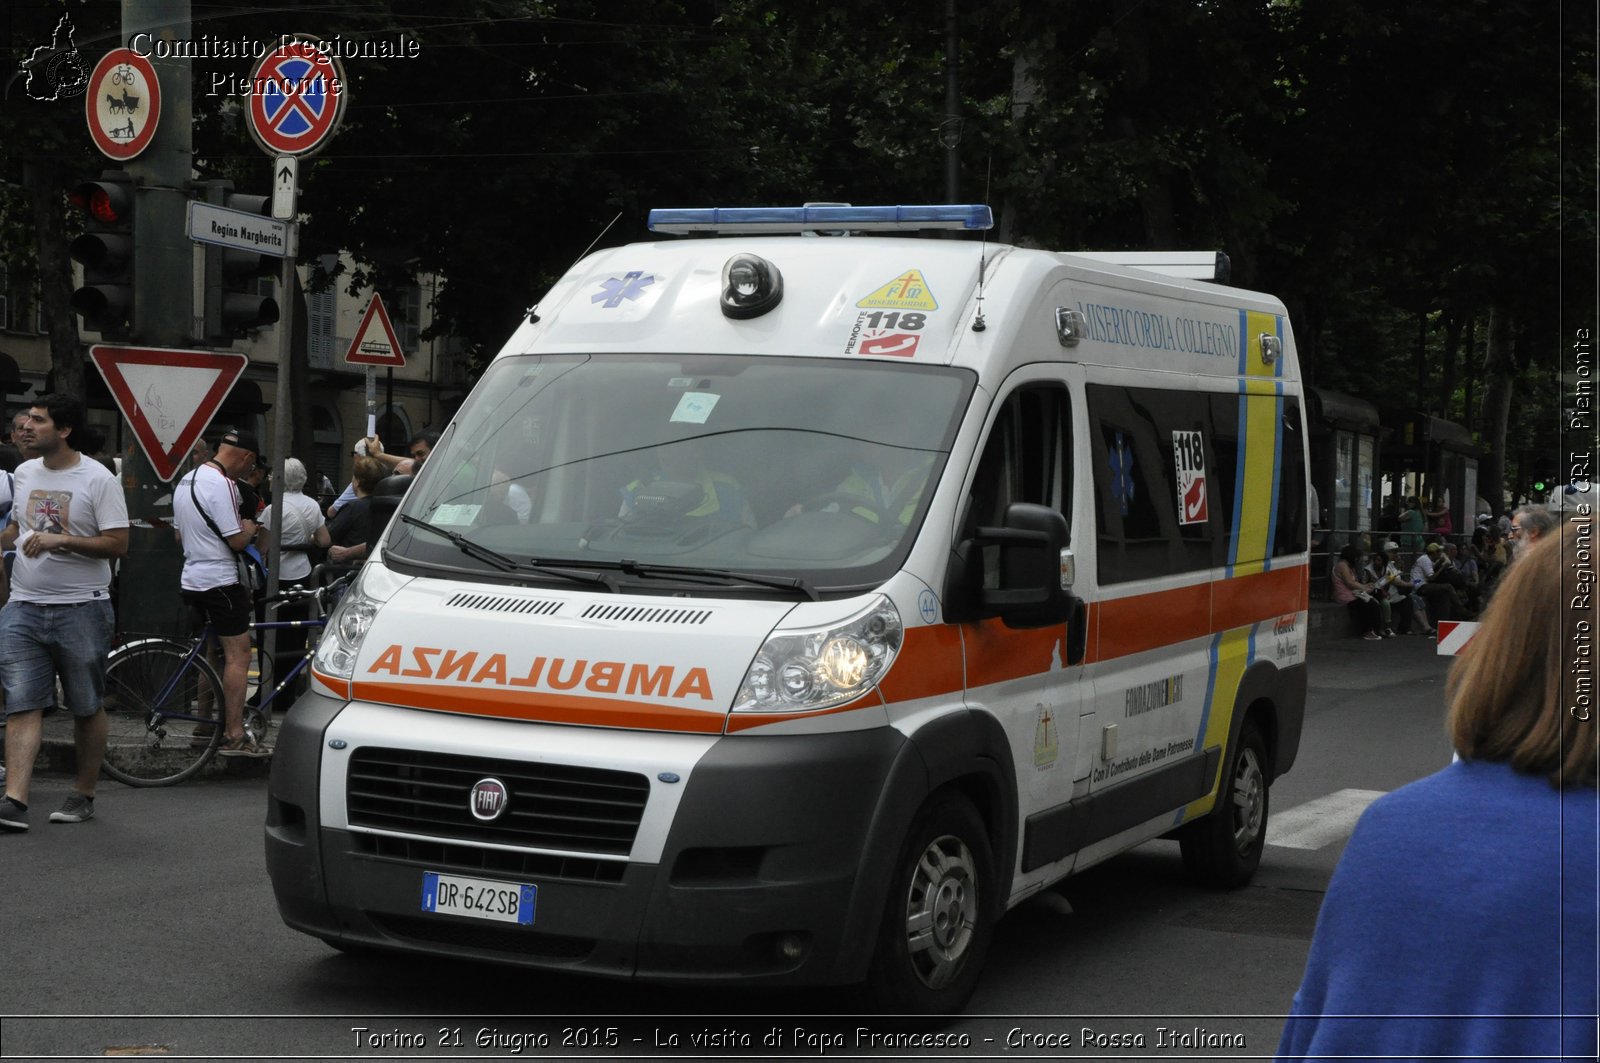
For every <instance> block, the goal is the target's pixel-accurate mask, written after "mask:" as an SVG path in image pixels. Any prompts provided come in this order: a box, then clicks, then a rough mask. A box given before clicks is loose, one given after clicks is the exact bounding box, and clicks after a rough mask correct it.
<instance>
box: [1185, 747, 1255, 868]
mask: <svg viewBox="0 0 1600 1063" xmlns="http://www.w3.org/2000/svg"><path fill="white" fill-rule="evenodd" d="M1267 801H1268V798H1267V743H1266V741H1265V740H1264V739H1263V738H1262V737H1261V731H1260V730H1259V729H1258V728H1257V727H1256V725H1255V723H1254V722H1253V721H1250V720H1246V721H1245V723H1244V726H1243V727H1242V728H1241V729H1240V731H1239V740H1238V741H1237V742H1235V743H1234V749H1233V756H1232V757H1230V758H1229V760H1228V767H1227V770H1226V771H1225V772H1224V774H1223V776H1222V792H1221V793H1219V794H1218V795H1217V807H1216V808H1214V809H1212V811H1211V814H1210V815H1208V816H1206V817H1205V818H1203V819H1199V820H1196V821H1195V822H1193V823H1190V824H1188V825H1186V826H1185V827H1183V828H1182V829H1181V830H1180V831H1179V832H1178V844H1179V846H1180V847H1181V849H1182V850H1183V862H1184V865H1185V866H1186V867H1187V868H1188V869H1189V873H1190V874H1192V875H1193V876H1194V877H1195V878H1196V879H1198V880H1199V881H1200V882H1202V883H1204V884H1205V885H1208V886H1216V887H1218V888H1222V889H1233V888H1234V887H1237V886H1243V885H1244V884H1245V883H1246V882H1249V881H1250V879H1251V878H1252V877H1253V876H1254V875H1255V873H1256V867H1257V865H1259V864H1260V863H1261V850H1262V849H1263V848H1264V847H1265V846H1266V841H1267Z"/></svg>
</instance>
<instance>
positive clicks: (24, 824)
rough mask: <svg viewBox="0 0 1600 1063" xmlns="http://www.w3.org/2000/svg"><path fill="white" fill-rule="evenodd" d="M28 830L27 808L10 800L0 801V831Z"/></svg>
mask: <svg viewBox="0 0 1600 1063" xmlns="http://www.w3.org/2000/svg"><path fill="white" fill-rule="evenodd" d="M27 829H28V806H27V805H22V804H18V803H17V802H16V801H14V800H12V799H11V798H9V797H8V798H6V799H4V800H3V801H0V830H16V831H22V830H27Z"/></svg>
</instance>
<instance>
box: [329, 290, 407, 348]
mask: <svg viewBox="0 0 1600 1063" xmlns="http://www.w3.org/2000/svg"><path fill="white" fill-rule="evenodd" d="M344 360H345V362H346V363H348V364H350V365H405V364H406V356H405V352H403V351H401V350H400V341H399V340H397V339H395V336H394V326H393V325H391V324H390V323H389V311H387V310H385V309H384V308H383V296H381V295H379V294H378V293H377V292H373V293H372V302H370V303H368V304H367V312H366V314H365V315H363V316H362V318H361V327H360V328H358V329H356V338H355V339H353V340H351V341H350V349H349V350H348V351H345V352H344Z"/></svg>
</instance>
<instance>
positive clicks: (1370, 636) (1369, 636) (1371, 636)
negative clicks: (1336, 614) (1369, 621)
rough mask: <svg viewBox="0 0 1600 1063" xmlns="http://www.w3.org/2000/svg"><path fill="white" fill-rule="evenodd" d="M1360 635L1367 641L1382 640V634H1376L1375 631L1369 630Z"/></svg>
mask: <svg viewBox="0 0 1600 1063" xmlns="http://www.w3.org/2000/svg"><path fill="white" fill-rule="evenodd" d="M1361 637H1362V638H1364V639H1366V640H1367V641H1368V642H1382V641H1383V636H1382V635H1380V634H1378V633H1377V632H1376V631H1369V632H1367V633H1366V634H1365V635H1362V636H1361Z"/></svg>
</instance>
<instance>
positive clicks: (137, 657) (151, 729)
mask: <svg viewBox="0 0 1600 1063" xmlns="http://www.w3.org/2000/svg"><path fill="white" fill-rule="evenodd" d="M349 578H350V577H349V576H346V577H344V578H343V579H339V580H336V581H334V582H333V583H330V584H328V585H326V586H323V587H291V588H288V589H286V590H283V591H280V592H279V593H278V594H276V595H273V596H272V597H271V598H269V599H266V600H265V602H266V604H267V605H269V606H272V605H281V604H285V603H289V602H301V601H311V602H314V603H315V606H316V607H315V610H314V612H315V615H314V616H313V617H311V618H310V619H306V620H266V621H261V622H257V623H252V624H251V625H250V629H251V631H252V632H256V631H289V630H295V629H304V630H307V631H308V632H311V633H312V634H311V636H310V637H308V638H307V640H306V647H305V650H304V652H303V653H300V654H298V655H297V659H296V660H295V662H294V666H293V667H292V668H290V669H289V671H288V673H287V674H285V675H284V676H283V677H282V678H281V679H277V668H276V666H275V664H274V662H273V661H272V658H271V657H270V656H269V655H268V654H267V653H266V652H265V650H263V649H260V648H259V647H253V651H252V652H253V656H254V658H255V659H256V660H257V661H259V662H260V663H259V666H258V668H259V671H258V675H257V676H256V677H255V678H254V680H253V681H252V683H251V685H252V686H253V687H254V696H253V697H252V696H251V690H250V689H249V688H248V687H247V690H246V695H247V703H246V705H245V720H244V727H245V733H246V734H248V735H249V736H250V738H251V739H252V740H254V741H256V742H260V741H261V740H262V739H264V738H265V737H266V735H267V732H268V731H269V730H270V729H271V727H272V704H273V702H274V701H276V700H277V698H278V696H279V695H280V694H282V693H283V692H284V691H285V690H286V689H288V688H289V687H290V685H291V684H293V683H294V682H295V680H296V679H298V678H299V677H300V674H301V673H302V672H304V671H305V670H306V669H307V668H308V667H309V666H310V663H311V658H312V655H313V654H314V653H315V652H316V638H315V637H314V630H315V629H319V628H321V627H323V626H324V625H325V624H326V623H327V615H328V606H329V602H330V599H332V598H333V597H334V595H335V594H336V592H337V591H338V590H340V589H342V588H343V587H344V585H345V584H346V583H347V582H348V580H349ZM212 634H213V632H212V628H211V625H210V624H206V625H205V626H204V627H202V628H201V630H200V631H199V633H198V634H196V635H194V636H193V637H192V638H189V639H187V640H185V639H174V638H162V637H156V638H142V639H136V640H134V641H132V642H126V643H124V644H123V645H121V646H119V647H117V648H116V649H115V650H113V651H111V655H110V657H108V658H107V659H106V689H105V698H104V702H103V704H104V706H105V712H106V725H107V726H106V752H105V759H104V761H103V763H102V768H103V770H104V771H105V773H106V774H107V775H108V776H110V777H111V778H113V779H115V780H117V781H118V782H121V783H126V784H127V785H129V786H171V785H172V784H174V783H179V782H182V781H183V780H185V779H188V778H190V777H192V776H193V775H194V774H195V773H196V772H198V771H200V769H201V768H204V767H205V766H206V764H208V763H209V762H210V761H211V758H212V757H213V756H215V755H216V752H217V750H218V749H219V748H221V746H222V732H223V726H222V723H223V721H222V704H223V699H222V678H221V677H220V676H219V675H218V674H217V670H216V668H215V667H214V666H213V665H212V664H211V662H210V661H209V660H208V659H207V657H206V647H207V645H208V644H209V643H211V642H212ZM275 679H276V682H275V683H274V682H273V680H275ZM269 687H270V689H268V688H269ZM262 690H266V691H267V692H266V694H265V696H262V695H261V691H262ZM251 701H254V702H255V703H254V704H251V703H250V702H251Z"/></svg>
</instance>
